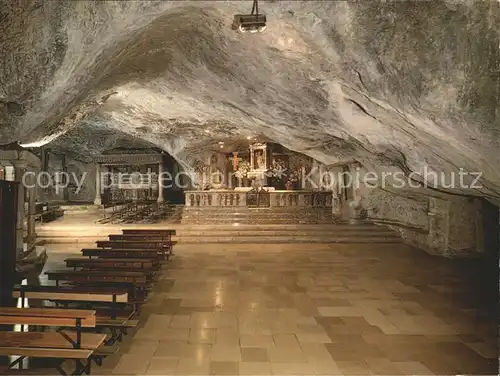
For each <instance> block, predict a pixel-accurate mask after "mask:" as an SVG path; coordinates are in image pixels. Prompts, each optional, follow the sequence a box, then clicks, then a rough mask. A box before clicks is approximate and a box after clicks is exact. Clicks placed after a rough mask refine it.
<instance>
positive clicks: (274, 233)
mask: <svg viewBox="0 0 500 376" xmlns="http://www.w3.org/2000/svg"><path fill="white" fill-rule="evenodd" d="M176 238H177V241H178V242H179V243H181V244H183V243H184V244H197V243H200V244H209V243H264V244H279V243H400V242H401V241H402V240H401V238H400V237H399V235H398V234H397V233H396V232H394V231H392V230H390V229H388V228H387V227H385V226H384V227H380V226H376V225H373V224H355V225H354V224H353V225H351V224H347V223H338V224H316V225H238V224H233V225H228V226H227V225H226V226H224V225H212V226H203V225H198V226H182V228H180V229H179V230H178V231H177V237H176Z"/></svg>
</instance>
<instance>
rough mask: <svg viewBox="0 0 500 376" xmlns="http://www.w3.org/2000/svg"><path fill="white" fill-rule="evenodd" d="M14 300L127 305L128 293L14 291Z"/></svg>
mask: <svg viewBox="0 0 500 376" xmlns="http://www.w3.org/2000/svg"><path fill="white" fill-rule="evenodd" d="M12 297H13V298H27V299H39V300H51V301H73V302H101V303H112V302H113V301H114V302H116V303H127V301H128V293H126V292H124V293H119V294H114V293H106V292H100V293H79V292H69V291H68V292H56V291H13V292H12ZM113 297H114V300H113Z"/></svg>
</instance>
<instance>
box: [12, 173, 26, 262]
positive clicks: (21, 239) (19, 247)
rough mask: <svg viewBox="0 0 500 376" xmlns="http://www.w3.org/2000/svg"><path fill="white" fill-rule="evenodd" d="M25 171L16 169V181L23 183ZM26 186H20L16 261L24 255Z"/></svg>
mask: <svg viewBox="0 0 500 376" xmlns="http://www.w3.org/2000/svg"><path fill="white" fill-rule="evenodd" d="M23 173H24V169H23V168H21V167H15V175H14V177H15V180H16V181H19V182H22V178H23ZM24 189H25V188H24V185H23V184H22V183H21V184H19V190H18V196H17V223H16V259H17V260H20V259H21V258H22V255H23V253H24Z"/></svg>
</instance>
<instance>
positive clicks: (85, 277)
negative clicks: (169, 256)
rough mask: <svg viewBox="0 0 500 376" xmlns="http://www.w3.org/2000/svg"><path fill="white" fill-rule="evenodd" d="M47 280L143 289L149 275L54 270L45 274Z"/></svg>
mask: <svg viewBox="0 0 500 376" xmlns="http://www.w3.org/2000/svg"><path fill="white" fill-rule="evenodd" d="M45 274H46V275H47V276H48V279H49V280H51V281H56V285H58V284H59V281H61V280H64V281H70V282H73V283H79V284H85V283H87V284H95V283H99V284H103V283H106V284H116V285H119V284H133V285H134V286H136V287H142V288H145V287H147V285H148V284H149V282H150V280H149V275H148V274H147V273H144V272H129V271H119V270H116V271H101V270H76V271H74V270H54V271H48V272H45Z"/></svg>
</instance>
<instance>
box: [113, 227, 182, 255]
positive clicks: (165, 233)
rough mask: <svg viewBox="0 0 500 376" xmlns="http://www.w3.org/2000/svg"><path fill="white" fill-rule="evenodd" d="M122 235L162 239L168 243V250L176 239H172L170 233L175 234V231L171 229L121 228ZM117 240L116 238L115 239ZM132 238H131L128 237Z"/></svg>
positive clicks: (138, 238)
mask: <svg viewBox="0 0 500 376" xmlns="http://www.w3.org/2000/svg"><path fill="white" fill-rule="evenodd" d="M122 234H123V236H129V237H137V238H136V239H137V240H140V239H141V237H142V239H150V240H160V239H161V240H162V241H164V242H168V243H169V244H170V252H172V248H173V246H174V245H175V244H177V242H176V241H172V235H176V234H177V231H176V230H173V229H122ZM117 240H118V239H117ZM130 240H132V239H130Z"/></svg>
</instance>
